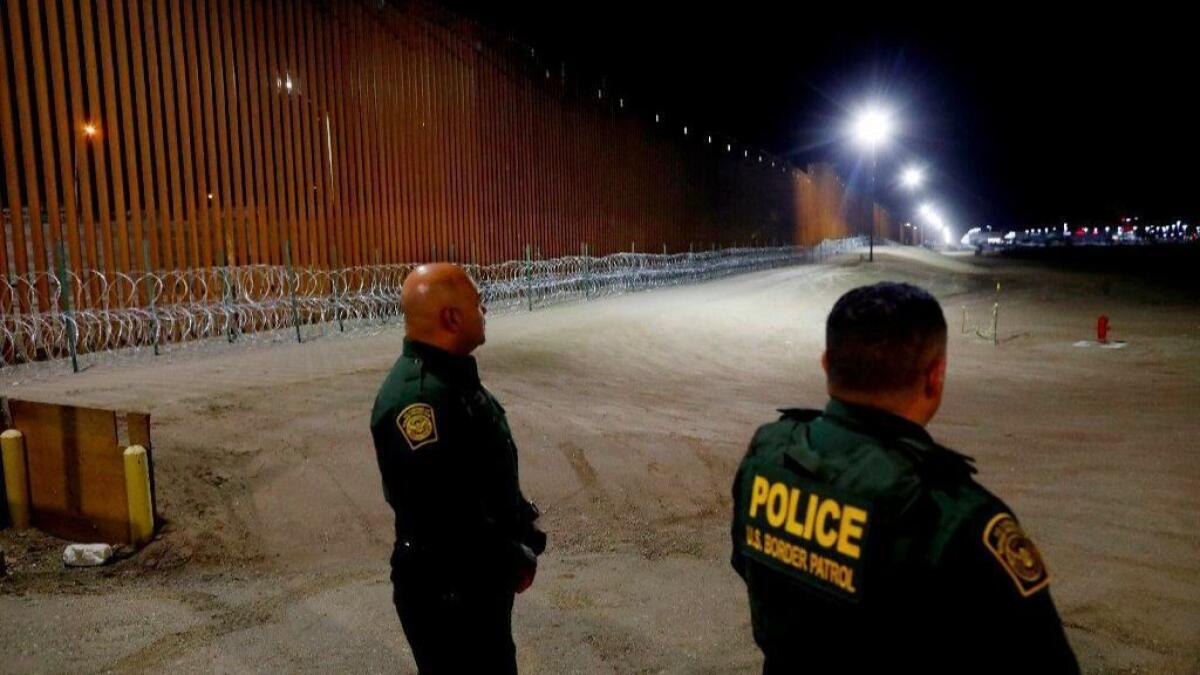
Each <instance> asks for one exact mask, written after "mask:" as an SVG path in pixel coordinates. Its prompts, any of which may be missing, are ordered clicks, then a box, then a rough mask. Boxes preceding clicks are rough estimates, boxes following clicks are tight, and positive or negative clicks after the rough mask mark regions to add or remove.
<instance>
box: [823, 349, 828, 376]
mask: <svg viewBox="0 0 1200 675" xmlns="http://www.w3.org/2000/svg"><path fill="white" fill-rule="evenodd" d="M821 369H822V370H824V371H825V377H829V352H821Z"/></svg>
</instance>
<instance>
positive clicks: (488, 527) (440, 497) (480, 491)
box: [371, 340, 545, 590]
mask: <svg viewBox="0 0 1200 675" xmlns="http://www.w3.org/2000/svg"><path fill="white" fill-rule="evenodd" d="M371 435H372V436H373V437H374V440H375V453H376V458H377V459H378V461H379V470H380V473H381V474H382V478H383V492H384V497H385V498H386V499H387V502H388V504H390V505H391V506H392V509H393V510H394V511H395V514H396V546H395V550H394V552H393V555H392V567H393V575H394V576H395V575H397V574H400V575H403V574H411V575H414V576H417V577H420V578H422V579H423V580H425V581H427V582H428V583H431V584H434V583H440V584H444V585H447V586H454V587H482V588H492V589H496V588H499V589H508V590H511V588H512V586H513V583H514V582H515V580H516V578H517V572H518V570H519V568H520V567H521V566H522V565H531V564H533V563H534V560H535V558H534V556H535V555H536V554H538V553H541V551H542V549H544V548H545V536H544V535H542V534H541V532H539V531H537V530H536V529H535V528H534V526H533V520H534V519H536V517H537V511H536V508H535V507H534V506H533V505H532V504H531V503H530V502H528V501H526V499H525V497H524V496H523V495H522V494H521V487H520V482H519V480H518V477H517V447H516V444H515V443H514V442H513V438H512V432H511V431H510V430H509V427H508V421H507V419H506V418H505V414H504V408H503V407H501V405H500V403H499V401H497V400H496V398H495V397H494V396H492V394H491V392H489V391H488V390H487V389H486V388H484V386H483V384H482V383H481V382H480V381H479V371H478V370H477V368H476V364H475V359H474V358H473V357H471V356H455V355H452V354H450V353H448V352H445V351H443V350H441V349H438V348H436V347H433V346H431V345H428V344H424V343H421V342H416V341H412V340H405V342H404V352H403V354H402V355H401V356H400V358H399V359H398V360H397V361H396V364H395V365H394V366H393V367H392V370H391V372H389V373H388V376H387V379H385V380H384V382H383V386H382V387H380V389H379V394H378V396H377V397H376V399H375V406H374V408H373V410H372V412H371Z"/></svg>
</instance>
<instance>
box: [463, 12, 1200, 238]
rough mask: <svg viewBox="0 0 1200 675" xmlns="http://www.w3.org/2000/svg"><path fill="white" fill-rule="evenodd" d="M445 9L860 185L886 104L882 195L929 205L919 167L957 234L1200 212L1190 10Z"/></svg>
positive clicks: (906, 209) (904, 214)
mask: <svg viewBox="0 0 1200 675" xmlns="http://www.w3.org/2000/svg"><path fill="white" fill-rule="evenodd" d="M444 4H446V5H447V6H448V7H450V8H452V9H454V10H455V11H456V12H458V13H460V14H464V15H467V16H469V17H471V18H473V19H475V20H476V21H478V22H479V23H482V24H484V25H486V26H489V27H491V28H493V29H495V30H498V31H500V32H501V33H503V34H506V35H510V36H512V37H513V38H514V39H516V40H519V41H521V42H523V43H526V44H528V45H530V46H531V47H534V48H537V49H538V50H539V53H540V54H544V55H547V58H554V59H560V60H564V61H565V62H566V64H567V67H568V72H575V73H580V74H586V76H587V77H590V78H593V79H597V80H598V79H599V78H601V77H604V78H606V81H607V83H608V86H609V88H610V89H612V90H613V91H614V93H621V94H623V95H626V96H628V97H629V98H630V99H631V100H635V101H637V103H638V104H639V105H640V106H642V107H646V106H650V107H653V108H655V109H659V108H661V109H662V110H663V111H664V114H666V115H668V118H674V119H676V120H679V121H680V122H685V123H687V124H689V125H694V126H695V127H696V128H697V129H698V130H700V131H703V132H705V133H707V132H708V131H709V130H712V131H716V132H721V133H723V134H725V135H728V136H732V137H734V138H737V139H740V140H742V141H744V142H746V143H750V144H754V145H757V146H761V147H762V148H763V149H765V150H768V151H770V152H774V153H776V154H778V155H781V156H785V157H787V158H789V159H791V160H792V161H793V162H795V163H797V164H799V165H801V166H803V165H805V164H807V163H808V162H810V161H833V162H836V163H837V164H838V165H839V167H840V168H841V170H842V172H843V174H844V175H846V176H848V177H851V179H852V180H854V179H855V177H856V176H857V178H858V179H862V180H864V181H865V171H859V172H858V173H856V168H857V165H856V161H857V160H856V155H855V153H854V151H853V150H852V149H851V148H850V147H848V144H847V142H846V138H845V136H844V135H842V133H841V129H842V120H844V119H845V117H846V115H847V111H848V110H850V109H853V108H854V107H855V106H856V105H858V103H859V102H860V101H863V100H867V99H870V98H879V99H882V100H886V101H888V102H890V103H891V105H892V106H893V108H894V110H895V113H896V117H897V119H898V121H899V123H900V124H901V125H902V135H901V136H900V137H898V138H897V139H896V140H895V142H894V143H893V144H892V145H891V146H890V148H889V150H888V151H887V152H886V153H885V154H882V155H881V158H880V167H879V181H880V184H879V190H880V195H879V196H880V201H883V202H885V203H887V204H888V205H889V206H891V207H892V209H893V211H894V212H895V213H896V214H897V215H898V216H899V217H901V218H905V219H907V218H912V217H913V210H914V207H915V204H916V202H917V199H914V198H911V197H908V196H907V195H906V194H905V193H904V192H903V191H902V189H901V188H900V187H899V186H898V184H896V182H895V178H896V175H897V174H898V172H899V170H900V169H901V167H902V166H903V165H905V164H907V163H909V162H910V161H917V162H919V163H922V164H925V165H926V166H927V167H928V175H929V178H930V180H929V181H928V184H927V186H926V188H925V196H924V197H923V198H924V199H926V200H928V201H930V202H932V203H935V204H936V205H937V206H938V207H939V208H940V209H941V211H942V212H943V213H944V214H945V215H946V217H947V220H948V221H949V222H951V223H952V225H953V226H954V229H956V230H958V231H960V232H961V231H963V230H965V229H966V228H967V227H971V226H975V225H981V224H987V225H992V226H995V227H998V228H1011V227H1026V226H1029V227H1032V226H1037V225H1050V224H1055V225H1061V223H1062V222H1064V221H1069V222H1072V223H1100V224H1103V223H1105V222H1112V221H1115V220H1116V219H1117V218H1119V217H1122V216H1134V215H1136V216H1141V217H1143V219H1164V220H1166V219H1169V220H1171V221H1174V220H1175V219H1177V218H1182V219H1184V220H1185V221H1186V220H1192V221H1195V220H1196V219H1198V218H1200V163H1198V162H1200V131H1198V129H1200V103H1198V101H1200V95H1198V90H1200V43H1198V42H1197V41H1196V40H1195V38H1196V34H1195V32H1194V30H1192V31H1191V32H1192V34H1191V35H1188V34H1187V33H1186V32H1185V31H1186V30H1188V29H1187V27H1188V26H1191V25H1192V20H1191V19H1188V18H1185V17H1184V16H1183V14H1182V13H1179V14H1176V15H1174V16H1171V15H1167V14H1162V13H1160V14H1158V15H1156V16H1153V17H1150V16H1146V17H1139V16H1136V15H1131V14H1130V13H1129V10H1128V9H1126V10H1122V11H1123V12H1124V14H1121V15H1114V14H1109V15H1106V14H1103V12H1102V10H1099V9H1098V8H1099V6H1098V5H1093V6H1092V7H1093V8H1092V9H1087V10H1082V9H1081V10H1078V11H1076V12H1067V11H1059V10H1055V11H1058V12H1059V13H1057V14H1056V13H1048V12H1047V11H1046V10H1043V9H1038V10H1036V11H1035V10H1033V9H1029V8H1025V9H1019V10H1018V9H1016V8H1013V7H1012V6H1009V5H1005V6H1003V7H1004V12H1003V13H991V14H989V13H986V12H981V10H980V9H977V8H972V9H970V10H969V11H968V10H967V9H965V8H960V9H953V8H948V9H946V10H945V11H941V12H930V11H919V10H914V9H912V8H904V10H903V11H901V10H898V9H894V8H893V9H889V10H880V9H877V8H872V7H871V6H869V5H862V4H858V3H836V6H838V7H840V9H816V8H815V7H816V5H817V3H805V4H800V3H786V4H785V3H774V4H778V5H779V6H780V7H783V8H780V7H776V6H774V4H773V5H772V6H770V7H768V6H762V5H755V4H753V3H732V4H728V5H723V6H717V5H715V6H714V8H713V9H711V10H702V9H701V7H702V5H701V4H700V3H688V4H679V5H666V4H662V5H654V4H652V3H649V2H639V3H634V2H624V1H613V2H605V3H561V2H520V1H513V2H504V3H498V2H478V1H474V0H447V1H446V2H445V3H444ZM893 6H894V5H893ZM976 7H1000V6H999V5H983V6H976ZM1035 7H1036V6H1035Z"/></svg>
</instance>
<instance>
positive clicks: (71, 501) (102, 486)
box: [9, 399, 129, 544]
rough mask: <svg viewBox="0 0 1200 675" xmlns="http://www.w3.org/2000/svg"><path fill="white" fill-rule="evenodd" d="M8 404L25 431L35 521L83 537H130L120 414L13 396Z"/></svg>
mask: <svg viewBox="0 0 1200 675" xmlns="http://www.w3.org/2000/svg"><path fill="white" fill-rule="evenodd" d="M9 409H10V411H11V413H12V418H13V426H14V427H15V428H17V429H18V430H20V431H21V433H22V434H24V435H25V454H26V458H27V462H28V467H29V497H30V506H31V511H32V521H33V526H34V527H37V528H38V529H41V530H43V531H45V532H48V533H50V534H53V535H55V536H58V537H63V538H64V539H70V540H73V541H78V542H89V543H90V542H106V543H117V544H126V543H129V510H128V505H127V503H126V496H125V465H124V460H123V456H122V449H121V448H119V447H118V445H117V423H116V415H115V414H114V413H113V412H112V411H110V410H97V409H94V408H79V407H75V406H63V405H56V404H52V403H36V402H32V401H18V400H14V399H10V400H9Z"/></svg>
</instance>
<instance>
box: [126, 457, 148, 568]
mask: <svg viewBox="0 0 1200 675" xmlns="http://www.w3.org/2000/svg"><path fill="white" fill-rule="evenodd" d="M125 494H126V499H127V501H128V502H129V537H130V539H132V541H133V545H134V546H137V547H141V546H145V545H146V544H148V543H150V538H151V537H152V536H154V511H153V507H152V506H151V504H152V502H151V500H150V463H149V460H148V459H147V458H146V449H145V448H143V447H142V446H140V445H131V446H129V447H128V448H125Z"/></svg>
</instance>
